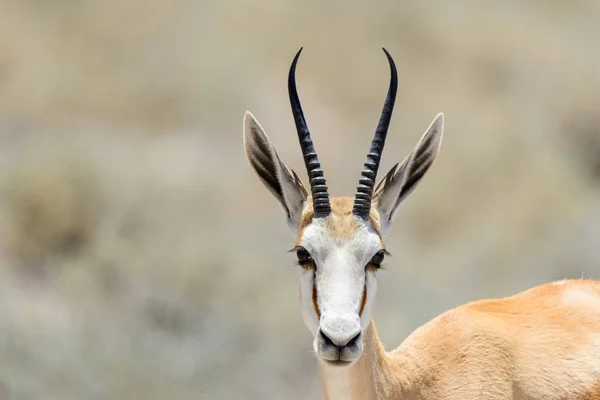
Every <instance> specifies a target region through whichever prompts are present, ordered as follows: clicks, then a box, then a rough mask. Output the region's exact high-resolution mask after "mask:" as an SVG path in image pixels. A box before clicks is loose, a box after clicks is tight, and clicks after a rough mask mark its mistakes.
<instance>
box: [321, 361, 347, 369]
mask: <svg viewBox="0 0 600 400" xmlns="http://www.w3.org/2000/svg"><path fill="white" fill-rule="evenodd" d="M323 361H324V362H325V365H328V366H330V367H335V368H339V367H347V366H349V365H350V364H352V361H345V360H323Z"/></svg>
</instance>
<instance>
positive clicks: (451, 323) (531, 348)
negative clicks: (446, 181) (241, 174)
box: [244, 49, 600, 400]
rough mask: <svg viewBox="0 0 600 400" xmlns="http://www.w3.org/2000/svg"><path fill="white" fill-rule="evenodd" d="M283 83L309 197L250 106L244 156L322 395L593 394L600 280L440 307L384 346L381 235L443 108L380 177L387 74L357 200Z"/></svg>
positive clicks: (427, 156) (529, 399) (431, 143)
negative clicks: (273, 216) (337, 194)
mask: <svg viewBox="0 0 600 400" xmlns="http://www.w3.org/2000/svg"><path fill="white" fill-rule="evenodd" d="M301 51H302V49H301V50H300V51H299V52H298V53H297V54H296V57H295V58H294V60H293V62H292V66H291V68H290V73H289V79H288V89H289V95H290V103H291V107H292V112H293V115H294V121H295V124H296V128H297V131H298V138H299V142H300V147H301V149H302V153H303V156H304V160H305V164H306V168H307V172H308V175H309V178H310V194H309V191H308V190H306V188H305V186H304V184H303V183H302V182H301V181H300V179H299V178H298V176H297V174H296V173H295V172H294V171H293V170H292V169H291V168H290V167H289V166H288V165H287V164H286V163H285V162H284V161H283V160H282V159H281V158H280V157H279V155H278V154H277V152H276V150H275V148H274V147H273V145H272V144H271V142H270V140H269V138H268V137H267V135H266V133H265V132H264V130H263V128H262V127H261V126H260V124H259V123H258V122H257V121H256V119H255V118H254V117H253V116H252V114H250V113H249V112H247V113H246V115H245V117H244V145H245V151H246V155H247V157H248V160H249V162H250V164H251V165H252V167H253V168H254V169H255V171H256V172H257V174H258V176H259V178H260V180H261V181H262V182H263V184H264V185H265V186H266V187H267V188H268V189H269V191H270V192H271V193H272V194H273V195H274V196H275V198H276V199H277V200H278V201H279V204H280V205H281V206H282V208H283V210H284V212H285V215H286V219H287V223H288V226H289V228H290V229H291V231H292V233H293V234H294V236H295V238H296V247H295V249H294V250H295V251H296V256H297V258H298V264H299V267H300V271H301V279H300V298H301V303H302V316H303V319H304V322H305V323H306V325H307V327H308V328H309V329H310V331H311V332H312V333H313V335H314V342H313V347H314V351H315V354H316V356H317V358H318V361H319V371H320V375H321V381H322V387H323V395H324V397H325V398H326V399H328V400H337V399H352V400H355V399H360V400H363V399H398V400H400V399H402V400H405V399H406V400H408V399H410V400H416V399H423V400H449V399H453V400H470V399H491V400H500V399H502V400H509V399H512V400H516V399H518V400H542V399H543V400H567V399H568V400H583V399H586V400H593V399H597V400H600V282H597V281H591V280H564V281H559V282H553V283H547V284H544V285H541V286H538V287H535V288H532V289H529V290H527V291H524V292H522V293H519V294H516V295H514V296H511V297H507V298H503V299H490V300H481V301H476V302H472V303H468V304H465V305H462V306H460V307H457V308H455V309H453V310H450V311H447V312H445V313H443V314H441V315H439V316H438V317H436V318H434V319H433V320H431V321H430V322H428V323H426V324H425V325H423V326H421V327H419V328H418V329H416V330H415V331H414V332H413V333H412V334H411V335H410V336H409V337H408V338H406V339H405V340H404V342H403V343H402V344H401V345H400V346H399V347H398V348H396V349H394V350H392V351H389V352H386V351H385V349H384V348H383V345H382V344H381V342H380V341H379V338H378V336H377V331H376V329H375V324H374V322H373V321H372V319H371V310H372V306H373V301H374V297H375V292H376V288H377V285H376V281H377V274H378V269H379V267H380V266H381V263H382V261H383V259H384V258H385V256H386V255H387V250H386V249H385V244H384V238H385V235H386V234H387V232H388V231H389V229H390V225H391V222H392V220H393V219H394V217H395V215H396V212H397V210H398V207H399V205H400V203H401V202H402V201H403V200H404V199H405V198H406V197H407V196H408V194H410V193H411V192H412V191H413V189H414V188H415V187H416V185H417V184H418V183H419V182H420V180H421V178H422V177H423V176H424V175H425V173H426V172H427V171H428V170H429V168H430V166H431V165H432V164H433V162H434V160H435V159H436V157H437V155H438V152H439V149H440V145H441V141H442V134H443V115H442V114H438V115H437V116H436V118H435V119H434V120H433V122H432V123H431V125H430V126H429V127H428V129H427V130H426V131H425V133H424V134H423V136H422V137H421V139H420V140H419V142H418V143H417V145H416V146H415V147H414V149H413V150H412V152H411V153H410V154H409V155H408V157H406V158H405V160H404V161H403V162H401V163H398V164H396V165H395V166H394V167H393V168H392V169H391V170H390V171H389V172H388V173H387V174H386V175H385V176H384V178H383V179H381V180H380V181H379V182H378V183H377V184H375V179H376V176H377V170H378V167H379V161H380V158H381V154H382V151H383V147H384V144H385V138H386V135H387V129H388V126H389V123H390V119H391V114H392V111H393V107H394V101H395V96H396V90H397V72H396V68H395V65H394V62H393V60H392V58H391V56H390V55H389V53H388V52H387V51H385V49H384V51H385V54H386V56H387V58H388V62H389V64H390V69H391V81H390V87H389V90H388V94H387V97H386V100H385V103H384V107H383V111H382V115H381V118H380V121H379V124H378V126H377V129H376V131H375V136H374V138H373V141H372V144H371V147H370V150H369V153H368V155H367V160H366V162H365V164H364V165H365V168H364V170H363V171H362V175H361V179H360V181H359V186H358V188H357V193H356V195H355V197H354V198H349V197H348V198H330V197H329V194H328V191H327V185H326V181H325V178H324V174H323V171H322V169H321V167H320V163H319V161H318V157H317V153H316V152H315V149H314V146H313V144H312V140H311V137H310V132H309V130H308V127H307V125H306V121H305V119H304V115H303V112H302V108H301V105H300V100H299V98H298V94H297V91H296V83H295V69H296V63H297V61H298V57H299V56H300V52H301Z"/></svg>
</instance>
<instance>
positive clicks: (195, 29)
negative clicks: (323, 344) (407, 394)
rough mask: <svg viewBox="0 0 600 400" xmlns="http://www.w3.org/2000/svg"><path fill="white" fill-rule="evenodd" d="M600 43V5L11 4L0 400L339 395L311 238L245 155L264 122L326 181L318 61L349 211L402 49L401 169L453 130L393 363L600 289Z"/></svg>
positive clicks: (423, 192)
mask: <svg viewBox="0 0 600 400" xmlns="http://www.w3.org/2000/svg"><path fill="white" fill-rule="evenodd" d="M598 37H600V3H598V2H595V1H591V0H587V1H586V0H578V1H571V2H562V1H544V2H542V1H525V2H522V1H521V2H520V1H514V0H511V1H505V2H489V1H485V2H481V1H473V0H470V1H467V0H460V1H455V2H451V3H450V2H442V1H433V2H417V1H411V2H391V1H390V2H377V3H366V2H365V3H361V2H357V1H351V2H344V3H341V2H336V1H331V2H318V1H316V0H309V1H304V2H300V1H288V2H279V3H277V2H268V1H258V2H251V3H248V2H246V3H244V2H232V1H229V2H217V1H203V2H194V1H184V0H182V1H171V2H164V1H158V0H150V1H148V0H145V1H141V0H129V1H126V2H119V3H111V4H110V5H109V4H107V3H106V2H100V1H92V0H89V1H67V0H53V1H41V0H1V1H0V332H1V334H0V396H4V397H1V398H10V399H61V400H62V399H65V400H66V399H82V398H85V399H130V398H145V399H165V398H169V399H192V398H194V399H197V398H201V399H204V398H206V399H239V398H244V399H281V398H295V399H296V398H299V399H304V398H306V399H308V398H315V397H316V398H319V396H320V385H319V381H318V379H317V374H316V361H315V360H314V357H313V355H312V354H311V340H312V338H311V335H310V333H309V332H308V331H307V330H306V328H305V327H304V325H303V323H302V321H301V318H300V310H299V305H298V304H297V302H298V294H297V287H296V286H297V282H296V273H297V271H296V269H295V267H294V266H293V260H292V259H291V258H290V255H289V254H288V253H287V252H286V250H288V249H289V248H290V247H291V246H292V245H293V238H292V237H291V236H290V235H289V234H288V232H287V228H286V226H285V223H284V220H283V214H282V212H281V211H280V209H279V208H278V206H277V204H276V202H275V200H273V199H272V198H271V196H270V194H269V193H268V192H267V191H266V190H265V189H264V188H263V187H262V185H261V184H260V182H259V181H258V179H257V178H256V177H255V176H254V173H253V172H252V170H251V169H250V167H249V166H248V165H247V162H246V159H245V157H244V154H243V150H242V139H241V126H242V118H243V114H244V111H245V110H251V111H252V112H253V113H254V115H255V116H256V117H257V118H258V119H259V121H260V122H261V124H262V125H263V126H264V127H265V129H266V130H267V133H268V134H269V136H270V137H271V139H272V140H273V142H274V143H275V145H276V146H277V149H278V152H279V153H280V155H281V156H282V157H283V158H284V159H285V160H286V161H287V162H288V163H289V164H290V165H291V166H292V167H293V168H294V169H295V170H296V171H297V172H298V173H299V175H300V176H302V177H304V176H305V175H306V174H305V172H304V170H303V164H302V160H301V157H300V152H299V149H298V148H297V139H296V138H295V136H294V135H295V133H294V128H293V121H292V117H291V114H290V112H289V106H288V100H287V89H286V75H287V69H288V67H289V63H290V62H291V58H292V57H293V55H294V53H295V52H296V51H297V49H298V48H299V47H300V46H304V47H305V51H304V53H303V56H302V59H301V61H300V63H299V67H298V86H299V91H300V95H301V98H302V101H303V106H304V109H305V113H306V115H307V119H308V122H309V125H310V127H311V130H312V132H313V137H314V141H315V145H316V147H317V149H318V150H319V154H320V159H321V161H322V163H323V166H324V169H325V171H326V175H327V178H328V183H329V184H330V186H331V190H332V194H334V195H351V194H352V192H353V189H354V188H355V186H356V181H357V179H358V175H359V171H360V167H361V165H362V164H361V163H362V161H363V158H364V154H365V152H366V150H367V147H368V143H369V141H370V138H371V135H372V132H373V129H374V127H375V124H376V121H377V118H378V116H379V112H380V107H381V104H382V102H383V98H384V95H385V90H386V88H387V81H388V75H387V74H388V70H387V65H386V61H385V57H384V56H383V53H382V52H381V50H380V48H381V46H385V47H386V48H387V49H388V50H389V51H390V52H391V53H392V55H393V56H394V58H395V59H396V62H397V64H398V67H399V73H400V85H399V86H400V88H399V95H398V102H397V107H396V113H395V116H394V119H393V122H392V127H391V131H390V136H389V138H388V144H387V146H386V151H385V154H384V161H383V164H384V165H383V166H382V172H385V169H386V168H390V167H391V166H392V165H393V164H394V163H395V162H397V161H400V160H401V159H403V158H404V156H405V155H406V154H407V153H408V152H409V150H410V148H411V147H412V145H413V144H414V143H415V142H416V140H417V139H418V138H419V136H420V135H421V133H422V132H423V131H424V129H425V128H426V127H427V125H428V124H429V122H430V121H431V119H432V118H433V117H434V116H435V114H436V113H437V112H440V111H443V112H444V113H445V116H446V129H445V138H444V144H443V146H442V152H441V156H440V158H439V160H438V162H436V165H435V166H434V168H433V169H432V170H431V172H430V173H429V174H428V176H427V178H426V179H425V180H424V182H423V183H422V184H421V185H420V186H419V189H417V190H416V191H415V192H414V194H413V195H412V196H411V198H410V199H409V200H408V201H407V202H406V204H405V205H404V207H403V210H402V212H401V213H400V215H399V217H398V218H397V221H396V223H395V227H394V228H393V231H392V233H391V235H390V237H389V239H388V248H389V249H390V250H391V252H392V253H394V255H395V256H394V257H393V259H391V260H390V261H389V262H388V266H387V270H386V271H383V272H382V273H383V274H385V279H381V281H380V291H379V294H378V304H377V306H376V311H375V319H376V321H377V325H378V327H379V330H380V334H381V336H382V338H383V340H384V342H385V343H386V346H387V347H388V348H392V347H395V346H396V345H398V344H399V343H400V342H401V340H402V338H404V337H405V336H406V335H407V334H408V333H410V332H411V331H412V330H413V329H414V328H416V327H417V326H418V325H420V324H422V323H424V322H426V321H427V320H429V319H431V318H432V317H434V316H435V315H437V314H438V313H440V312H443V311H445V310H447V309H449V308H451V307H454V306H456V305H459V304H461V303H463V302H466V301H469V300H474V299H478V298H481V297H497V296H505V295H509V294H512V293H515V292H517V291H520V290H523V289H525V288H527V287H529V286H532V285H535V284H539V283H542V282H546V281H549V280H552V279H559V278H565V277H577V278H578V277H581V276H584V277H588V278H589V277H595V278H598V277H599V275H600V265H599V263H598V260H599V259H600V250H599V249H598V246H597V242H596V240H598V238H599V237H600V193H599V182H600V163H599V161H598V160H599V159H600V158H598V154H600V128H599V127H600V123H599V122H600V121H599V118H600V114H599V111H598V109H597V104H600V48H598V46H597V38H598ZM340 144H342V145H343V147H342V148H343V150H344V151H340V150H339V149H340V148H341V147H340ZM2 391H4V392H2ZM4 393H6V395H4Z"/></svg>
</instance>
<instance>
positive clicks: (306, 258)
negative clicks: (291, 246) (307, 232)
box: [296, 246, 313, 266]
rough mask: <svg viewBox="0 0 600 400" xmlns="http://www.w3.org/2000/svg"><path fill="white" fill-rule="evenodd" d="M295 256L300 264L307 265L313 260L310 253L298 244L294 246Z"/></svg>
mask: <svg viewBox="0 0 600 400" xmlns="http://www.w3.org/2000/svg"><path fill="white" fill-rule="evenodd" d="M296 257H298V263H299V264H300V265H302V266H307V265H308V264H310V263H312V261H313V259H312V257H311V256H310V253H309V252H308V251H307V250H306V249H305V248H304V247H300V246H298V247H297V248H296Z"/></svg>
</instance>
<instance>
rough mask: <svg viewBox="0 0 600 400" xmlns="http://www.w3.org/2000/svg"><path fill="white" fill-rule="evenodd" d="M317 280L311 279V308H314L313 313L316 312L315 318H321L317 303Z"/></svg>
mask: <svg viewBox="0 0 600 400" xmlns="http://www.w3.org/2000/svg"><path fill="white" fill-rule="evenodd" d="M317 299H318V298H317V280H316V279H314V280H313V290H312V303H313V308H314V309H315V313H317V318H318V319H321V312H320V311H319V303H317Z"/></svg>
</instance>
